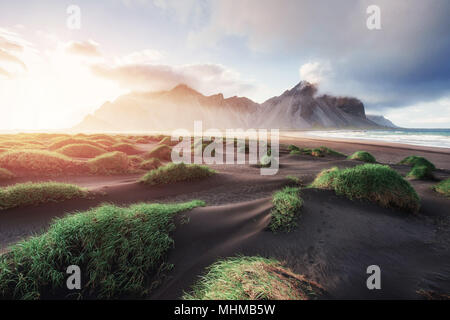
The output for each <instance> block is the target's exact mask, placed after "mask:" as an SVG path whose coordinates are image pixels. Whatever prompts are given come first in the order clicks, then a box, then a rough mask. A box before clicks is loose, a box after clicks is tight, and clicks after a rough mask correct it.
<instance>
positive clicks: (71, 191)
mask: <svg viewBox="0 0 450 320" xmlns="http://www.w3.org/2000/svg"><path fill="white" fill-rule="evenodd" d="M87 195H88V192H87V191H86V190H85V189H83V188H80V187H78V186H76V185H73V184H67V183H58V182H42V183H31V182H28V183H18V184H15V185H13V186H9V187H5V188H0V210H5V209H10V208H16V207H25V206H33V205H38V204H41V203H46V202H58V201H64V200H69V199H73V198H84V197H86V196H87Z"/></svg>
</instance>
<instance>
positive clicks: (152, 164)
mask: <svg viewBox="0 0 450 320" xmlns="http://www.w3.org/2000/svg"><path fill="white" fill-rule="evenodd" d="M161 165H162V163H161V161H160V160H159V159H158V158H151V159H148V160H144V161H143V162H141V164H140V165H139V168H140V169H143V170H153V169H157V168H159V167H160V166H161Z"/></svg>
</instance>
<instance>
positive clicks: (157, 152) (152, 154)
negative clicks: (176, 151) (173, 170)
mask: <svg viewBox="0 0 450 320" xmlns="http://www.w3.org/2000/svg"><path fill="white" fill-rule="evenodd" d="M144 158H145V159H150V158H157V159H159V160H166V161H169V160H171V158H172V148H171V147H169V146H167V145H165V144H163V145H160V146H157V147H155V148H154V149H152V150H151V151H149V152H147V153H146V154H145V155H144Z"/></svg>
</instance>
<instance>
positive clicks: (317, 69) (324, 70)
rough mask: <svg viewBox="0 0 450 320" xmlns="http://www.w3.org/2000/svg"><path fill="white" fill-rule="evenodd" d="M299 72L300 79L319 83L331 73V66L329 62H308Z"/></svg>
mask: <svg viewBox="0 0 450 320" xmlns="http://www.w3.org/2000/svg"><path fill="white" fill-rule="evenodd" d="M299 74H300V80H305V81H308V82H311V83H314V84H319V83H322V82H323V81H324V80H326V79H327V78H328V76H329V75H330V74H331V67H330V64H329V63H327V62H318V61H315V62H308V63H305V64H303V65H302V66H301V67H300V69H299Z"/></svg>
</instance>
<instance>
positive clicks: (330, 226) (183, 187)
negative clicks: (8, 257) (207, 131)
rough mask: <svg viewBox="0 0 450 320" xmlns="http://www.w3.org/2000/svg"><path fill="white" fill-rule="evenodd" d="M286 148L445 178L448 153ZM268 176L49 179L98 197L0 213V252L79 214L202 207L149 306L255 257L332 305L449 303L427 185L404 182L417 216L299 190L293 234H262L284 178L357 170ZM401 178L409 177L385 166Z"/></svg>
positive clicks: (343, 145)
mask: <svg viewBox="0 0 450 320" xmlns="http://www.w3.org/2000/svg"><path fill="white" fill-rule="evenodd" d="M294 140H296V142H295V143H296V144H297V145H299V146H308V147H317V146H319V145H326V146H329V147H331V148H334V149H336V150H338V151H341V152H344V153H347V154H349V153H351V152H354V151H356V150H367V151H370V152H371V153H373V154H374V155H375V156H376V157H377V159H378V160H379V161H380V162H383V163H396V162H398V161H399V160H401V159H402V158H404V157H406V156H408V155H412V154H417V155H423V156H426V157H427V158H428V159H429V160H431V161H432V162H434V163H435V164H436V165H437V167H438V168H440V170H438V171H437V172H436V175H437V177H438V178H439V179H444V178H448V177H450V150H448V151H447V150H446V149H438V148H422V147H417V148H416V147H414V146H404V145H389V146H385V147H382V146H378V145H374V144H370V143H367V142H362V143H361V144H357V143H349V142H341V141H333V142H331V141H324V140H320V141H317V140H316V139H292V138H290V139H285V141H283V142H292V141H294ZM280 161H281V168H280V171H279V172H278V174H277V175H275V176H269V177H268V176H260V174H259V169H257V168H254V167H250V166H248V165H222V166H213V167H214V168H216V169H218V171H219V172H220V173H219V174H218V175H216V176H214V177H211V178H209V179H206V180H204V181H198V182H194V183H178V184H175V185H170V186H161V187H148V186H143V185H140V184H137V183H135V182H134V181H135V179H136V178H137V176H136V175H130V176H115V177H105V178H99V177H77V178H65V179H58V180H63V181H68V182H73V183H77V184H79V185H82V186H86V187H88V188H90V189H92V190H95V191H103V192H106V195H97V196H96V198H95V199H90V200H89V199H87V200H70V201H66V202H63V203H52V204H46V205H42V206H39V207H28V208H18V209H11V210H5V211H2V212H1V213H0V250H5V248H6V247H7V246H8V245H10V244H12V243H14V242H16V241H18V240H20V239H22V238H24V237H27V236H30V235H32V234H36V233H40V232H42V231H43V230H45V228H46V227H47V226H48V224H49V223H50V222H51V220H52V219H53V218H54V217H58V216H63V215H65V214H67V213H70V212H74V211H81V210H86V209H89V208H91V207H93V206H96V205H98V204H100V203H102V202H113V203H116V204H120V205H125V204H131V203H134V202H140V201H154V202H169V201H185V200H190V199H203V200H205V201H206V203H207V207H204V208H197V209H194V210H192V211H190V212H187V213H185V214H186V215H187V216H188V217H189V218H190V220H189V223H188V224H183V225H178V226H177V229H176V230H175V232H174V234H173V237H174V239H175V247H174V249H173V250H171V251H170V252H169V256H168V259H169V262H170V263H173V264H174V265H175V268H174V269H173V271H171V272H170V273H169V274H168V276H167V278H166V279H165V280H164V282H163V283H162V285H161V286H160V287H159V288H158V289H156V290H155V291H154V292H153V293H152V295H151V296H150V298H152V299H178V298H180V296H181V295H182V293H183V291H188V290H189V288H190V286H191V285H192V284H193V282H195V281H196V280H197V279H198V276H199V275H201V274H202V273H203V272H204V268H205V267H206V266H208V265H210V264H211V263H213V262H214V261H215V260H217V259H218V258H220V257H228V256H234V255H236V254H245V255H262V256H267V257H274V258H277V259H280V260H283V261H286V263H287V265H288V266H289V267H290V268H292V269H293V270H294V271H295V272H298V273H302V274H305V275H306V276H307V277H309V278H311V279H313V280H316V281H317V282H319V283H320V284H321V285H322V286H323V287H325V289H326V290H327V291H328V293H329V295H328V297H329V298H332V299H366V298H369V299H371V298H384V299H395V298H407V299H409V298H413V299H414V298H421V296H419V295H418V294H417V293H416V291H417V290H420V289H424V290H431V291H433V292H437V293H446V294H448V293H450V250H449V249H450V248H449V247H450V215H449V214H450V206H449V203H450V202H449V201H450V200H449V199H446V198H444V197H442V196H440V195H438V194H436V193H435V192H434V191H432V190H431V189H430V187H431V186H432V185H433V184H435V182H430V181H413V182H412V184H413V186H414V187H415V189H416V190H417V192H418V193H419V195H420V197H421V200H422V208H421V210H420V212H419V214H418V215H417V216H411V215H408V214H405V213H403V212H398V211H394V210H391V209H385V208H381V207H378V206H377V205H375V204H371V203H363V202H353V201H350V200H348V199H345V198H343V197H338V196H336V195H335V194H334V193H333V192H331V191H324V190H314V189H306V190H303V191H302V197H303V199H304V200H305V203H304V207H303V209H302V213H301V215H300V218H299V219H298V227H297V229H296V230H295V231H293V232H291V233H288V234H286V233H277V234H273V233H271V232H270V231H267V230H266V226H267V224H268V223H269V220H270V207H271V198H270V196H271V194H272V193H273V192H274V191H275V190H278V189H280V188H282V187H283V185H285V183H286V179H285V177H286V175H295V176H298V177H300V178H301V180H302V182H303V183H304V184H308V183H309V182H311V181H312V179H314V177H315V175H316V174H317V173H318V172H320V170H322V169H324V168H329V167H332V166H338V167H347V166H354V165H356V164H360V162H356V161H349V160H345V159H342V158H332V157H325V158H314V157H310V156H291V155H288V154H287V153H282V154H281V156H280ZM393 168H394V169H396V170H398V171H399V172H400V173H402V174H405V173H407V172H408V170H409V168H408V167H405V166H397V165H395V166H393ZM372 264H376V265H379V266H380V268H381V286H382V289H381V290H375V291H370V290H368V289H367V287H366V279H367V276H368V275H367V274H366V268H367V266H369V265H372Z"/></svg>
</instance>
